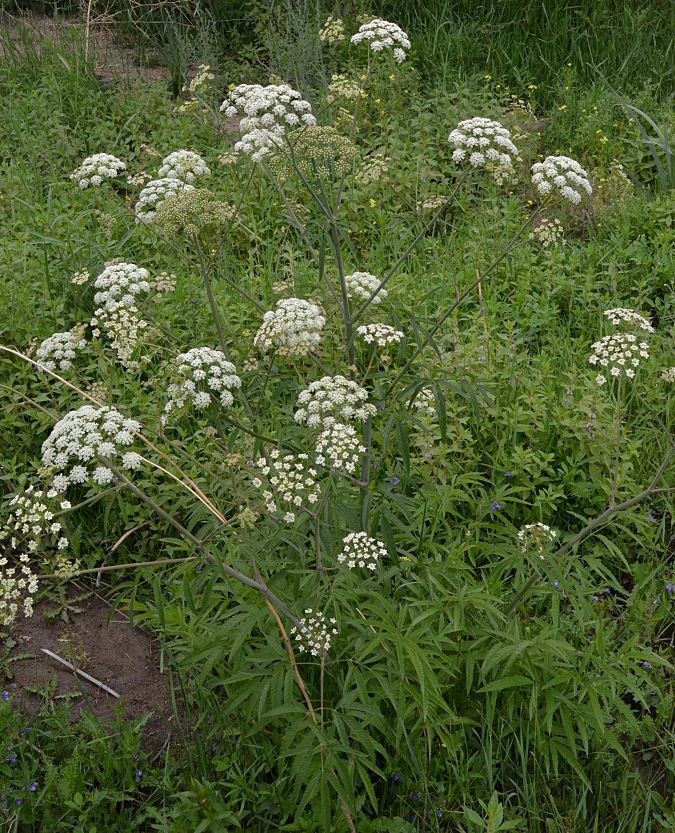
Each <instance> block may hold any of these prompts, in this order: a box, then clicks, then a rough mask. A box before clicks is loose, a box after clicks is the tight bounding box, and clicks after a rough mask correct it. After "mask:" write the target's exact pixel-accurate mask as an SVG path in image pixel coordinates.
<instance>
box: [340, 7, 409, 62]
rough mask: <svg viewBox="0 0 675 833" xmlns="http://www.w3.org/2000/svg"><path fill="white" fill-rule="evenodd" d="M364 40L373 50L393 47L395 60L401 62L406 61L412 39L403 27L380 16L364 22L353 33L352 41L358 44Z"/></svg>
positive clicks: (380, 50)
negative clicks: (409, 38) (410, 39)
mask: <svg viewBox="0 0 675 833" xmlns="http://www.w3.org/2000/svg"><path fill="white" fill-rule="evenodd" d="M363 41H365V42H366V43H367V44H368V46H369V49H370V51H371V52H382V51H383V50H385V49H392V50H393V53H392V54H393V56H394V60H395V61H398V63H399V64H400V63H401V62H402V61H405V57H406V53H407V51H408V50H409V49H410V41H409V40H408V36H407V35H406V33H405V32H404V31H403V29H401V27H400V26H397V25H396V24H395V23H390V22H389V21H388V20H381V19H380V18H379V17H376V18H375V20H371V21H370V23H364V24H363V25H362V26H360V27H359V31H358V32H357V33H356V34H355V35H352V43H356V44H358V43H361V42H363Z"/></svg>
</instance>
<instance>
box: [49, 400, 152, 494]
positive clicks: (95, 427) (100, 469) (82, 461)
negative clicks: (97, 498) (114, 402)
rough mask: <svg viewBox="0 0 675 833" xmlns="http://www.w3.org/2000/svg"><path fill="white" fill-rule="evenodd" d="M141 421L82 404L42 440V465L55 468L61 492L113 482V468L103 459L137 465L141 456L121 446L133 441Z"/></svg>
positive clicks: (113, 411)
mask: <svg viewBox="0 0 675 833" xmlns="http://www.w3.org/2000/svg"><path fill="white" fill-rule="evenodd" d="M140 427H141V425H140V423H139V422H137V421H136V420H135V419H128V418H126V417H124V416H123V415H122V414H120V412H119V411H117V410H116V409H115V408H110V407H108V406H105V405H104V406H103V407H100V408H96V407H94V406H93V405H83V406H82V407H81V408H78V409H77V410H76V411H70V413H68V414H66V415H65V416H64V417H63V418H62V419H60V420H59V421H58V422H57V423H56V425H55V426H54V428H53V429H52V431H51V433H50V435H49V436H48V437H47V439H46V440H45V441H44V442H43V443H42V465H43V467H48V468H49V469H50V470H51V471H52V472H55V474H54V477H53V480H52V485H53V488H54V489H55V490H56V491H57V492H59V493H63V492H65V491H66V490H67V489H68V487H69V486H74V485H80V484H85V483H88V482H93V483H96V484H99V485H103V484H107V483H111V482H112V481H113V478H114V475H113V472H112V471H111V469H110V468H109V467H108V466H106V465H102V464H101V463H100V458H103V460H105V461H112V462H116V461H117V459H118V458H119V460H120V462H121V465H122V467H123V468H135V467H136V466H137V465H138V463H139V461H140V458H139V456H138V455H137V454H134V453H133V452H128V453H124V452H123V451H122V449H124V448H125V447H128V446H130V445H131V444H132V443H133V441H134V434H135V433H136V432H138V431H139V430H140Z"/></svg>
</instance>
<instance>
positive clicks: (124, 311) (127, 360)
mask: <svg viewBox="0 0 675 833" xmlns="http://www.w3.org/2000/svg"><path fill="white" fill-rule="evenodd" d="M90 324H91V326H92V327H94V328H95V329H94V330H92V335H93V336H94V337H95V338H98V337H99V336H100V335H101V332H100V330H99V329H98V328H99V327H100V328H101V329H102V330H103V332H104V334H105V336H106V337H107V338H108V340H109V341H110V346H111V347H112V349H113V350H115V352H116V353H117V358H118V359H119V361H120V364H121V365H122V366H123V367H124V368H125V369H126V370H136V369H137V368H138V366H139V365H138V362H135V361H132V360H131V357H132V355H133V353H134V351H135V350H136V348H137V347H138V345H139V344H140V341H141V332H140V331H141V330H144V329H146V328H147V326H148V323H147V321H145V320H144V319H143V318H141V316H140V313H139V311H138V309H137V308H136V307H123V306H120V307H119V308H118V309H116V310H113V311H112V312H110V311H109V310H107V309H97V310H96V313H95V315H94V317H93V318H92V319H91V321H90Z"/></svg>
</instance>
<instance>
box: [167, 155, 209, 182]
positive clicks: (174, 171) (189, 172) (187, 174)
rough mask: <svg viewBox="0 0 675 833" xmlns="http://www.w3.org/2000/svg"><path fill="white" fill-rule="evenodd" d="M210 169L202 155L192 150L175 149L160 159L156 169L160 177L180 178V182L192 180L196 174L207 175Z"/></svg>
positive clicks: (195, 177)
mask: <svg viewBox="0 0 675 833" xmlns="http://www.w3.org/2000/svg"><path fill="white" fill-rule="evenodd" d="M210 174H211V171H210V169H209V168H208V167H207V165H206V162H205V161H204V160H203V159H202V157H201V156H200V155H199V154H198V153H195V152H194V151H192V150H176V151H174V152H173V153H170V154H169V155H168V156H167V157H166V158H165V159H163V160H162V165H161V167H160V169H159V170H158V171H157V176H158V177H159V178H160V179H165V178H167V177H168V178H169V179H180V180H181V181H182V182H194V181H195V179H197V177H198V176H209V175H210Z"/></svg>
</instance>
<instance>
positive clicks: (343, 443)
mask: <svg viewBox="0 0 675 833" xmlns="http://www.w3.org/2000/svg"><path fill="white" fill-rule="evenodd" d="M324 424H326V427H325V428H324V429H323V431H322V432H321V433H320V434H319V437H318V439H317V441H316V458H315V460H316V463H317V465H319V466H326V467H327V468H332V469H337V470H338V471H343V472H348V473H349V474H353V473H354V472H355V471H356V467H357V466H358V464H359V459H360V457H361V455H362V454H365V451H366V449H365V447H364V446H363V445H361V443H360V442H359V438H358V437H357V435H356V431H355V430H354V428H353V426H351V425H345V424H344V423H342V422H335V421H334V420H326V421H325V423H324Z"/></svg>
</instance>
